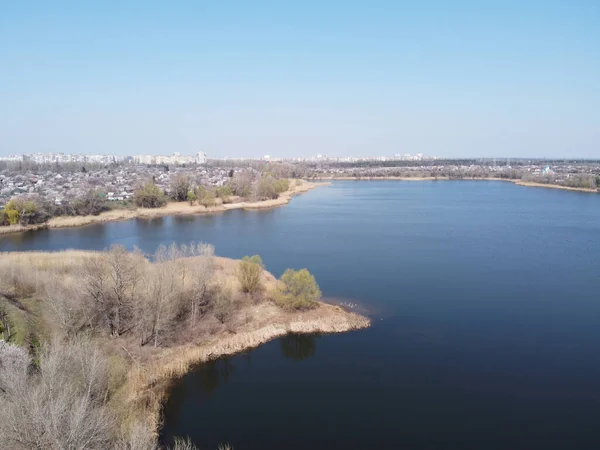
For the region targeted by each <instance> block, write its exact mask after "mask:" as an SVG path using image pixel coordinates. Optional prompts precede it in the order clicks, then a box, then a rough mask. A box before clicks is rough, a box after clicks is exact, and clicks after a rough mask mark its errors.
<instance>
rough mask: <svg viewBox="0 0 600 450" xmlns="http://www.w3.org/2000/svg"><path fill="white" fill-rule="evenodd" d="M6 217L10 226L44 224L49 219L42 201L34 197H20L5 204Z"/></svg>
mask: <svg viewBox="0 0 600 450" xmlns="http://www.w3.org/2000/svg"><path fill="white" fill-rule="evenodd" d="M5 211H6V216H7V217H8V222H9V224H10V225H16V224H18V223H20V224H21V225H32V224H36V223H44V222H46V221H47V220H48V219H49V218H50V214H49V213H48V211H47V209H46V207H45V205H44V203H43V201H42V200H41V199H40V198H38V197H35V196H21V197H15V198H13V199H11V201H9V202H8V203H7V204H6V208H5Z"/></svg>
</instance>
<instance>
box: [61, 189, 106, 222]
mask: <svg viewBox="0 0 600 450" xmlns="http://www.w3.org/2000/svg"><path fill="white" fill-rule="evenodd" d="M107 203H108V202H107V201H106V199H105V198H104V196H103V195H102V193H100V192H99V191H96V190H94V189H91V190H89V191H88V192H87V193H86V194H85V195H84V196H83V198H80V199H77V200H74V201H73V202H72V203H71V206H72V209H73V212H74V214H75V215H77V216H97V215H99V214H100V213H101V212H104V211H108V210H109V209H110V208H109V207H108V204H107Z"/></svg>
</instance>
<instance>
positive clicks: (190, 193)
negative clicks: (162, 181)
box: [187, 191, 197, 206]
mask: <svg viewBox="0 0 600 450" xmlns="http://www.w3.org/2000/svg"><path fill="white" fill-rule="evenodd" d="M196 199H197V197H196V193H195V192H194V191H188V193H187V200H188V202H190V206H191V205H193V204H194V202H195V201H196Z"/></svg>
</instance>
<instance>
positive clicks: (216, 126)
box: [0, 0, 600, 158]
mask: <svg viewBox="0 0 600 450" xmlns="http://www.w3.org/2000/svg"><path fill="white" fill-rule="evenodd" d="M200 150H202V151H205V152H206V153H207V154H208V156H209V157H240V156H248V157H261V156H263V155H265V154H269V155H271V156H272V157H292V156H299V157H306V156H310V155H315V154H318V153H321V154H326V155H330V156H379V155H393V154H396V153H400V154H404V153H411V154H414V153H419V152H420V153H423V154H425V155H435V156H445V157H465V156H474V157H508V156H510V157H570V158H600V1H597V0H587V1H586V0H581V1H576V0H571V1H568V0H565V1H560V2H559V1H553V0H546V1H534V0H531V1H525V0H522V1H512V0H503V1H494V0H488V1H461V0H454V1H445V0H440V1H427V0H424V1H401V0H396V1H381V0H369V1H361V2H358V1H352V0H343V1H341V0H340V1H338V0H331V1H327V0H320V1H313V0H303V1H285V0H280V1H271V2H265V1H260V0H255V1H247V2H242V1H228V0H218V1H210V2H209V1H202V0H197V1H189V2H188V1H162V2H156V1H152V0H145V1H127V0H120V1H110V0H103V1H97V2H87V1H79V0H78V1H73V2H66V1H60V0H54V1H45V0H44V1H27V0H21V1H4V2H0V156H5V155H8V154H20V153H34V152H65V153H104V154H116V155H134V154H155V155H156V154H171V153H173V152H180V153H182V154H193V153H195V152H197V151H200Z"/></svg>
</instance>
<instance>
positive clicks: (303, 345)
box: [279, 334, 317, 361]
mask: <svg viewBox="0 0 600 450" xmlns="http://www.w3.org/2000/svg"><path fill="white" fill-rule="evenodd" d="M279 345H280V348H281V354H282V355H283V356H285V357H286V358H289V359H293V360H294V361H302V360H304V359H307V358H310V357H312V356H315V352H316V351H317V338H316V336H314V335H309V334H290V335H288V336H285V337H282V338H281V339H279Z"/></svg>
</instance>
